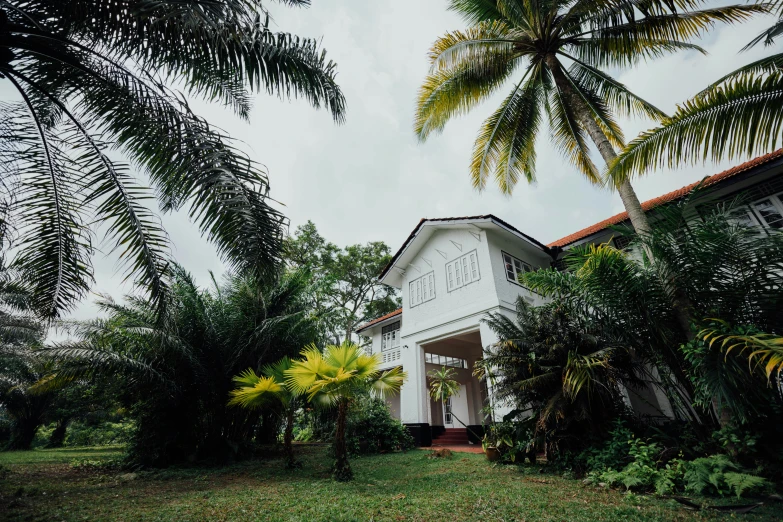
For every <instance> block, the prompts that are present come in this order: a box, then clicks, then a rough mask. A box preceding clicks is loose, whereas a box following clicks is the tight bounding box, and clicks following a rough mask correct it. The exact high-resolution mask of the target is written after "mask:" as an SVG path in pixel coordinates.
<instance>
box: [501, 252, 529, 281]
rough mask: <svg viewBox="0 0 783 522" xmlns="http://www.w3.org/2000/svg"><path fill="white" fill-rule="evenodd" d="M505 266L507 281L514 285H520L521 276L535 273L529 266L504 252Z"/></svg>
mask: <svg viewBox="0 0 783 522" xmlns="http://www.w3.org/2000/svg"><path fill="white" fill-rule="evenodd" d="M503 265H504V266H505V267H506V279H508V280H509V281H511V282H512V283H517V284H520V283H519V275H520V274H523V273H525V272H532V271H533V268H532V267H531V266H530V265H529V264H527V263H525V262H524V261H522V260H520V259H517V258H516V257H514V256H512V255H511V254H507V253H505V252H503Z"/></svg>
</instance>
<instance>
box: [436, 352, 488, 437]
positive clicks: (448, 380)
mask: <svg viewBox="0 0 783 522" xmlns="http://www.w3.org/2000/svg"><path fill="white" fill-rule="evenodd" d="M456 374H457V371H456V370H455V369H454V368H447V367H445V366H443V367H441V368H440V369H439V370H430V372H429V373H427V378H428V380H429V381H430V397H432V398H433V399H434V400H436V401H438V402H440V404H441V406H442V407H443V411H444V412H445V411H446V401H447V400H449V399H451V398H452V397H456V396H458V395H459V392H460V389H459V383H458V382H457V380H456V379H454V377H455V376H456ZM451 416H452V417H454V418H455V419H457V422H459V423H460V424H462V425H463V426H465V428H467V429H468V430H470V432H471V433H472V434H473V436H474V437H476V438H477V439H481V437H480V436H479V435H478V434H477V433H476V432H475V431H473V430H471V429H470V428H469V427H468V425H467V424H465V423H464V422H462V419H460V418H459V417H457V416H456V415H454V412H453V411H452V412H451Z"/></svg>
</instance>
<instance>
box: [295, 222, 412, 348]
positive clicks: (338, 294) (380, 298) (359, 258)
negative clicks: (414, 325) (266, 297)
mask: <svg viewBox="0 0 783 522" xmlns="http://www.w3.org/2000/svg"><path fill="white" fill-rule="evenodd" d="M283 252H284V257H285V259H286V261H287V262H288V263H289V265H290V266H292V267H296V268H303V269H307V270H309V271H310V272H312V273H313V276H314V278H315V280H316V286H317V288H318V297H317V298H316V303H315V305H316V309H317V315H318V316H319V317H320V319H321V324H322V328H323V330H324V332H325V334H326V336H327V338H328V340H329V342H331V343H333V344H335V345H340V344H341V343H342V342H343V341H344V340H350V339H351V337H352V334H353V330H354V328H356V326H357V325H358V324H360V323H361V322H363V321H365V320H368V319H374V318H376V317H380V316H382V315H384V314H387V313H389V312H392V311H394V310H396V309H397V308H399V307H400V298H399V297H398V295H397V291H396V290H395V289H394V288H392V287H390V286H387V285H384V284H382V283H381V282H380V281H378V275H379V274H380V273H381V270H383V268H384V267H385V266H386V265H387V264H388V263H389V261H391V250H390V249H389V247H388V246H387V245H386V244H385V243H383V242H381V241H374V242H370V243H367V244H365V245H351V246H348V247H346V248H344V249H341V248H339V247H338V246H336V245H335V244H333V243H330V242H328V241H326V240H325V239H324V238H323V236H321V235H320V233H319V232H318V230H317V229H316V226H315V224H313V222H312V221H308V222H307V223H306V224H304V225H302V226H300V227H298V228H297V229H296V232H295V233H294V235H293V236H291V237H289V238H287V239H286V240H285V242H284V249H283Z"/></svg>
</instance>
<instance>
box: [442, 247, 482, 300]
mask: <svg viewBox="0 0 783 522" xmlns="http://www.w3.org/2000/svg"><path fill="white" fill-rule="evenodd" d="M480 279H481V272H480V270H479V262H478V251H477V250H471V251H470V252H468V253H467V254H463V255H461V256H459V257H458V258H457V259H453V260H451V261H449V262H448V263H446V290H447V291H448V292H452V291H454V290H457V289H459V288H462V287H463V286H467V285H469V284H471V283H475V282H476V281H479V280H480Z"/></svg>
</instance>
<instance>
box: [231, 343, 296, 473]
mask: <svg viewBox="0 0 783 522" xmlns="http://www.w3.org/2000/svg"><path fill="white" fill-rule="evenodd" d="M291 367H292V361H291V359H289V358H288V357H283V358H282V359H280V360H279V361H277V362H276V363H273V364H268V365H266V366H265V367H264V369H263V374H262V376H259V375H257V374H256V372H255V371H253V369H252V368H248V369H247V370H245V371H244V372H242V373H241V374H239V375H237V376H235V377H234V382H235V383H236V385H237V388H236V389H235V390H233V391H232V392H231V400H230V401H228V405H229V406H242V407H245V408H260V407H263V406H267V405H268V404H269V402H270V401H274V400H278V401H280V403H281V404H282V405H283V410H284V417H285V429H284V432H283V446H284V448H285V454H286V467H289V468H293V467H296V465H297V462H296V459H295V457H294V447H293V441H294V413H295V412H296V409H297V406H298V404H299V403H298V402H297V400H296V399H297V396H296V395H294V394H293V393H292V392H291V390H290V389H289V388H288V387H287V386H286V385H285V373H286V372H287V371H288V370H290V369H291Z"/></svg>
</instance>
